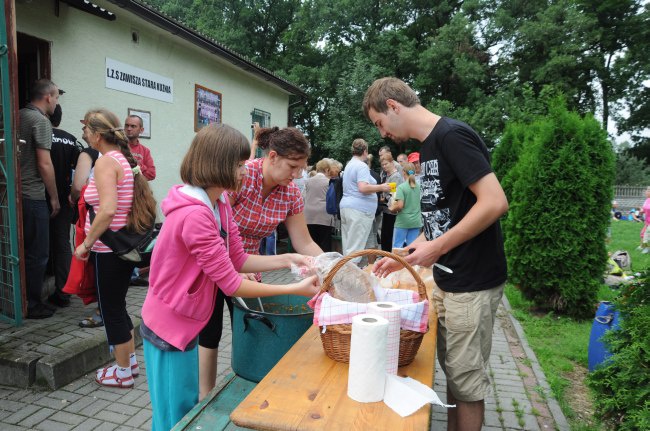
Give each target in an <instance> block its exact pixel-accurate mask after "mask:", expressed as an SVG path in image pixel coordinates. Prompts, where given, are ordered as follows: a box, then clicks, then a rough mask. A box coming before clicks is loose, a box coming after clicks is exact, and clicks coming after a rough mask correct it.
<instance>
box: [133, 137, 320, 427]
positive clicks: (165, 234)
mask: <svg viewBox="0 0 650 431" xmlns="http://www.w3.org/2000/svg"><path fill="white" fill-rule="evenodd" d="M249 155H250V145H249V143H248V141H247V140H246V138H245V137H244V135H242V134H241V133H240V132H238V131H236V130H235V129H233V128H232V127H229V126H226V125H216V124H214V125H210V126H207V127H204V128H203V129H201V131H200V132H199V133H198V134H197V135H196V137H195V138H194V140H193V141H192V145H191V146H190V149H189V151H188V152H187V154H186V155H185V158H184V159H183V162H182V164H181V172H180V173H181V179H182V180H183V182H184V183H185V184H184V185H178V186H174V187H172V189H171V190H170V191H169V194H168V195H167V197H166V198H165V199H164V200H163V202H162V205H161V207H162V211H163V214H164V215H165V217H166V218H165V223H164V225H163V228H162V230H161V232H160V235H159V236H158V239H157V242H156V248H155V250H154V252H153V256H152V260H151V270H150V271H151V272H150V275H149V290H148V293H147V297H146V299H145V301H144V305H143V306H142V323H141V326H140V332H141V334H142V338H143V342H144V355H145V361H146V364H147V377H148V383H149V392H150V396H151V404H152V408H153V420H152V422H153V424H152V429H153V430H158V431H162V430H165V431H166V430H169V429H171V428H172V427H173V426H174V425H175V424H176V423H177V422H178V421H179V420H180V419H181V418H182V417H183V416H184V415H185V414H186V413H187V412H188V411H189V410H190V409H191V408H192V407H193V406H194V405H195V404H196V403H197V401H198V394H199V376H198V371H199V364H198V349H197V336H198V334H199V332H200V331H201V329H202V328H203V326H205V324H206V323H207V322H208V319H209V318H210V316H211V314H212V311H213V309H214V304H215V299H216V296H217V290H221V291H222V292H223V293H224V294H226V295H229V296H241V297H258V296H272V295H282V294H296V295H303V296H308V297H311V296H313V295H315V294H316V292H317V291H318V287H317V284H316V279H315V277H311V278H308V279H305V280H303V281H302V282H300V283H294V284H288V285H285V286H278V285H270V284H262V283H257V282H254V281H250V280H244V279H242V277H241V276H240V275H239V274H238V273H239V272H244V273H248V272H261V271H270V270H274V269H279V268H287V267H290V265H291V263H295V264H299V265H300V264H305V263H306V262H305V261H304V258H303V256H301V255H299V254H284V255H278V256H253V255H248V254H246V253H245V252H244V250H243V247H242V242H241V239H240V237H239V232H238V230H237V225H236V224H235V222H234V221H233V219H232V210H231V208H230V204H229V201H228V199H227V198H226V197H225V196H224V192H225V191H226V190H235V191H236V190H238V188H239V187H240V185H241V179H242V178H243V176H244V175H245V174H246V168H245V165H244V161H246V160H247V159H248V158H249Z"/></svg>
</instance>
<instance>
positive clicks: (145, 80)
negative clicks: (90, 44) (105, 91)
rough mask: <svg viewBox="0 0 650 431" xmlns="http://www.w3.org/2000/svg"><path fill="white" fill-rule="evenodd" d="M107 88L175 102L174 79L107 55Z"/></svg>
mask: <svg viewBox="0 0 650 431" xmlns="http://www.w3.org/2000/svg"><path fill="white" fill-rule="evenodd" d="M106 88H111V89H113V90H118V91H124V92H125V93H131V94H137V95H138V96H143V97H148V98H150V99H156V100H162V101H163V102H169V103H173V102H174V80H173V79H171V78H167V77H165V76H161V75H157V74H155V73H152V72H149V71H148V70H144V69H140V68H139V67H135V66H131V65H129V64H125V63H122V62H119V61H117V60H113V59H112V58H108V57H106Z"/></svg>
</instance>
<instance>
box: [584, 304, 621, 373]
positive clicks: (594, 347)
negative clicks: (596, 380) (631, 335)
mask: <svg viewBox="0 0 650 431" xmlns="http://www.w3.org/2000/svg"><path fill="white" fill-rule="evenodd" d="M618 324H619V315H618V311H616V310H614V306H613V305H612V303H611V302H608V301H603V302H601V303H600V305H599V306H598V310H596V317H595V318H594V323H593V324H592V325H591V335H590V336H589V371H593V370H595V369H596V367H598V365H600V364H602V363H603V362H604V361H605V360H606V359H607V358H609V357H610V356H612V354H611V353H610V352H609V350H607V347H606V346H605V344H604V343H603V341H602V336H603V335H605V333H606V332H607V331H610V330H612V329H616V328H618Z"/></svg>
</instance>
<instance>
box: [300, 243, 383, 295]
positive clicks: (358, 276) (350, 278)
mask: <svg viewBox="0 0 650 431" xmlns="http://www.w3.org/2000/svg"><path fill="white" fill-rule="evenodd" d="M342 258H343V256H342V255H341V254H340V253H336V252H331V253H323V254H321V255H318V256H316V257H315V258H313V262H312V267H311V268H302V267H296V271H295V272H294V269H293V267H292V272H293V273H294V274H296V275H298V276H300V277H305V276H307V275H312V274H316V275H317V276H318V279H319V280H320V282H321V284H322V283H323V280H325V277H327V275H328V274H329V273H330V271H331V269H332V268H333V267H334V265H335V264H336V263H337V262H338V261H339V260H341V259H342ZM302 274H307V275H302ZM376 284H378V282H377V278H376V277H374V276H373V275H371V274H368V273H366V272H364V271H363V270H362V269H360V268H359V267H358V266H356V265H355V264H354V263H352V262H347V263H346V264H345V265H343V267H342V268H340V269H339V270H338V271H337V272H336V274H335V275H334V279H333V280H332V284H331V286H330V289H329V294H330V295H331V296H332V297H333V298H336V299H340V300H341V301H348V302H360V303H368V302H373V301H375V299H376V297H375V293H374V286H375V285H376Z"/></svg>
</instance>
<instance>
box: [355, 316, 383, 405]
mask: <svg viewBox="0 0 650 431" xmlns="http://www.w3.org/2000/svg"><path fill="white" fill-rule="evenodd" d="M387 334H388V320H386V319H384V318H383V317H381V316H377V315H374V314H359V315H357V316H354V317H353V318H352V339H351V340H350V368H349V372H348V396H349V397H350V398H352V399H353V400H355V401H359V402H361V403H373V402H377V401H381V400H383V399H384V388H385V386H386V335H387Z"/></svg>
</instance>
